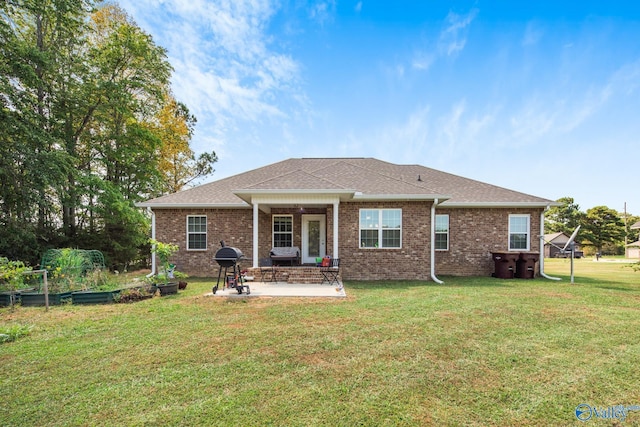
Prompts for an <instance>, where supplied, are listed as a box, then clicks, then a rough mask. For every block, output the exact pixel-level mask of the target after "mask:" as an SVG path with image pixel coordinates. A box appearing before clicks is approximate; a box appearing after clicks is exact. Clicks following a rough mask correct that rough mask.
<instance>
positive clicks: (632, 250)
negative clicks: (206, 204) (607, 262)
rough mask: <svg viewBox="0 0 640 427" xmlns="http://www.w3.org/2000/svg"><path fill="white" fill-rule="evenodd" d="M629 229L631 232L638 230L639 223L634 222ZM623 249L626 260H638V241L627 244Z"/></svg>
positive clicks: (639, 227)
mask: <svg viewBox="0 0 640 427" xmlns="http://www.w3.org/2000/svg"><path fill="white" fill-rule="evenodd" d="M629 228H631V229H632V230H639V229H640V221H639V222H636V223H635V224H633V225H632V226H631V227H629ZM625 249H626V255H627V258H632V259H635V258H640V240H638V241H637V242H633V243H629V244H628V245H627V247H626V248H625Z"/></svg>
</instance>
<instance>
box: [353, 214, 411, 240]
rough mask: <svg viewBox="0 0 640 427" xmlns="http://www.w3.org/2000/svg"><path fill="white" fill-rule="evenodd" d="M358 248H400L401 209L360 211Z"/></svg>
mask: <svg viewBox="0 0 640 427" xmlns="http://www.w3.org/2000/svg"><path fill="white" fill-rule="evenodd" d="M360 247H361V248H394V249H395V248H400V247H402V209H360Z"/></svg>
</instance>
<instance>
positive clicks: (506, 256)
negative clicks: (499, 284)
mask: <svg viewBox="0 0 640 427" xmlns="http://www.w3.org/2000/svg"><path fill="white" fill-rule="evenodd" d="M492 256H493V261H494V262H495V267H496V270H495V273H493V277H497V278H499V279H513V276H514V274H515V272H516V261H517V260H518V258H519V257H520V254H519V253H517V252H516V253H514V252H492Z"/></svg>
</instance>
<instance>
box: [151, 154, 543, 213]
mask: <svg viewBox="0 0 640 427" xmlns="http://www.w3.org/2000/svg"><path fill="white" fill-rule="evenodd" d="M265 193H267V194H268V193H273V194H276V193H280V194H313V193H318V194H335V195H340V196H341V199H342V200H350V199H353V200H356V199H360V200H378V199H379V200H390V199H396V200H403V199H406V200H433V199H438V200H439V201H443V200H445V201H444V202H443V203H442V204H441V206H443V207H445V206H451V207H464V206H469V207H472V206H478V207H492V206H495V207H516V206H523V207H525V206H528V207H544V206H547V205H549V204H552V205H553V204H554V202H552V201H551V200H547V199H544V198H541V197H536V196H531V195H528V194H524V193H520V192H517V191H513V190H509V189H506V188H502V187H498V186H495V185H491V184H486V183H483V182H480V181H475V180H472V179H468V178H464V177H461V176H458V175H453V174H450V173H446V172H442V171H439V170H435V169H431V168H427V167H425V166H420V165H396V164H392V163H388V162H384V161H381V160H377V159H373V158H301V159H297V158H294V159H288V160H284V161H281V162H278V163H274V164H271V165H268V166H264V167H261V168H258V169H254V170H251V171H248V172H244V173H241V174H239V175H234V176H231V177H228V178H224V179H220V180H218V181H213V182H210V183H207V184H203V185H200V186H198V187H194V188H190V189H187V190H183V191H180V192H177V193H173V194H168V195H166V196H162V197H158V198H156V199H151V200H148V201H146V202H143V203H140V204H139V206H141V207H151V208H187V207H223V208H224V207H227V208H231V207H249V203H248V200H247V195H250V194H265Z"/></svg>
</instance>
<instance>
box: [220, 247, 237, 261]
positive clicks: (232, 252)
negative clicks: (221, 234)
mask: <svg viewBox="0 0 640 427" xmlns="http://www.w3.org/2000/svg"><path fill="white" fill-rule="evenodd" d="M243 256H244V255H243V254H242V251H241V250H240V249H238V248H234V247H233V246H225V247H223V248H220V249H218V251H217V252H216V260H218V259H225V260H228V259H234V260H238V259H240V258H242V257H243Z"/></svg>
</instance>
